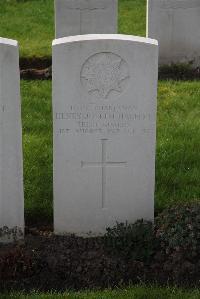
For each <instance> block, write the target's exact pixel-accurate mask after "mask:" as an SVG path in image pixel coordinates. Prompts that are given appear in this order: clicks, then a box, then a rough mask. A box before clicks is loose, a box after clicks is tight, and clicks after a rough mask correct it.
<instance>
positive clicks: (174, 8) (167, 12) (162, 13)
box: [147, 0, 200, 67]
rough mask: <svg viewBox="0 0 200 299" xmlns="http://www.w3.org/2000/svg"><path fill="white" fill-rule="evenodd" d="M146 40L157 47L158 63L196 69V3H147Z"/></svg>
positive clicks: (199, 4) (199, 48) (199, 27)
mask: <svg viewBox="0 0 200 299" xmlns="http://www.w3.org/2000/svg"><path fill="white" fill-rule="evenodd" d="M147 37H149V38H155V39H157V40H158V44H159V64H171V63H191V64H192V65H193V66H194V67H197V66H200V0H148V5H147Z"/></svg>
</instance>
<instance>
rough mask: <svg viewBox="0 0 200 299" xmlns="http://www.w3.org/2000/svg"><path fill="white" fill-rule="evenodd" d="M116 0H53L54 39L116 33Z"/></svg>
mask: <svg viewBox="0 0 200 299" xmlns="http://www.w3.org/2000/svg"><path fill="white" fill-rule="evenodd" d="M117 19H118V0H55V24H56V25H55V27H56V30H55V31H56V32H55V34H56V38H60V37H65V36H70V35H79V34H90V33H91V34H98V33H106V34H107V33H117Z"/></svg>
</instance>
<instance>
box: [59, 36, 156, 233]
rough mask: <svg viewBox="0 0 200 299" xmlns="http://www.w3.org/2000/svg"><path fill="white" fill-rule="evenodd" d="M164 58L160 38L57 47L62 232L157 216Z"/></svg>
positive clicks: (75, 40) (98, 39)
mask: <svg viewBox="0 0 200 299" xmlns="http://www.w3.org/2000/svg"><path fill="white" fill-rule="evenodd" d="M157 56H158V46H157V42H156V41H155V40H151V39H146V38H139V37H133V36H125V35H115V34H114V35H85V36H81V35H80V36H74V37H68V38H62V39H57V40H55V41H54V42H53V119H54V121H53V122H54V225H55V232H56V233H57V234H65V233H75V234H77V235H80V236H87V235H88V234H89V233H91V234H92V235H101V234H102V233H104V232H105V230H106V227H111V226H114V225H115V224H116V221H118V222H125V221H129V222H134V221H136V220H137V219H141V218H144V219H148V220H152V219H153V218H154V180H155V178H154V176H155V142H156V106H157V105H156V97H157V71H158V65H157V64H158V61H157V60H158V57H157Z"/></svg>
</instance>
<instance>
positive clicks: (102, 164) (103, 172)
mask: <svg viewBox="0 0 200 299" xmlns="http://www.w3.org/2000/svg"><path fill="white" fill-rule="evenodd" d="M106 142H107V139H101V162H85V161H81V167H101V185H102V187H101V192H102V193H101V195H102V208H105V203H106V168H107V167H119V166H125V165H126V164H127V162H125V161H123V162H114V161H107V160H106Z"/></svg>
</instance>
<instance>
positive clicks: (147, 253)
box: [104, 220, 158, 263]
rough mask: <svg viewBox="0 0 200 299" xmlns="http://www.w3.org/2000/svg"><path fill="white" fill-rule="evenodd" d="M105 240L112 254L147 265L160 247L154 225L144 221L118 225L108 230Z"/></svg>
mask: <svg viewBox="0 0 200 299" xmlns="http://www.w3.org/2000/svg"><path fill="white" fill-rule="evenodd" d="M104 240H105V246H106V248H107V249H108V250H109V251H110V252H112V253H114V254H118V255H120V256H123V257H124V258H126V259H134V260H138V261H142V262H145V263H148V262H149V261H150V259H151V257H152V255H153V254H154V253H155V250H156V247H158V240H157V239H156V237H155V233H154V227H153V224H152V223H151V222H148V221H144V220H138V221H137V222H135V223H133V224H129V223H128V222H126V223H117V224H116V226H114V227H113V228H107V233H106V234H105V239H104Z"/></svg>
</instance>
